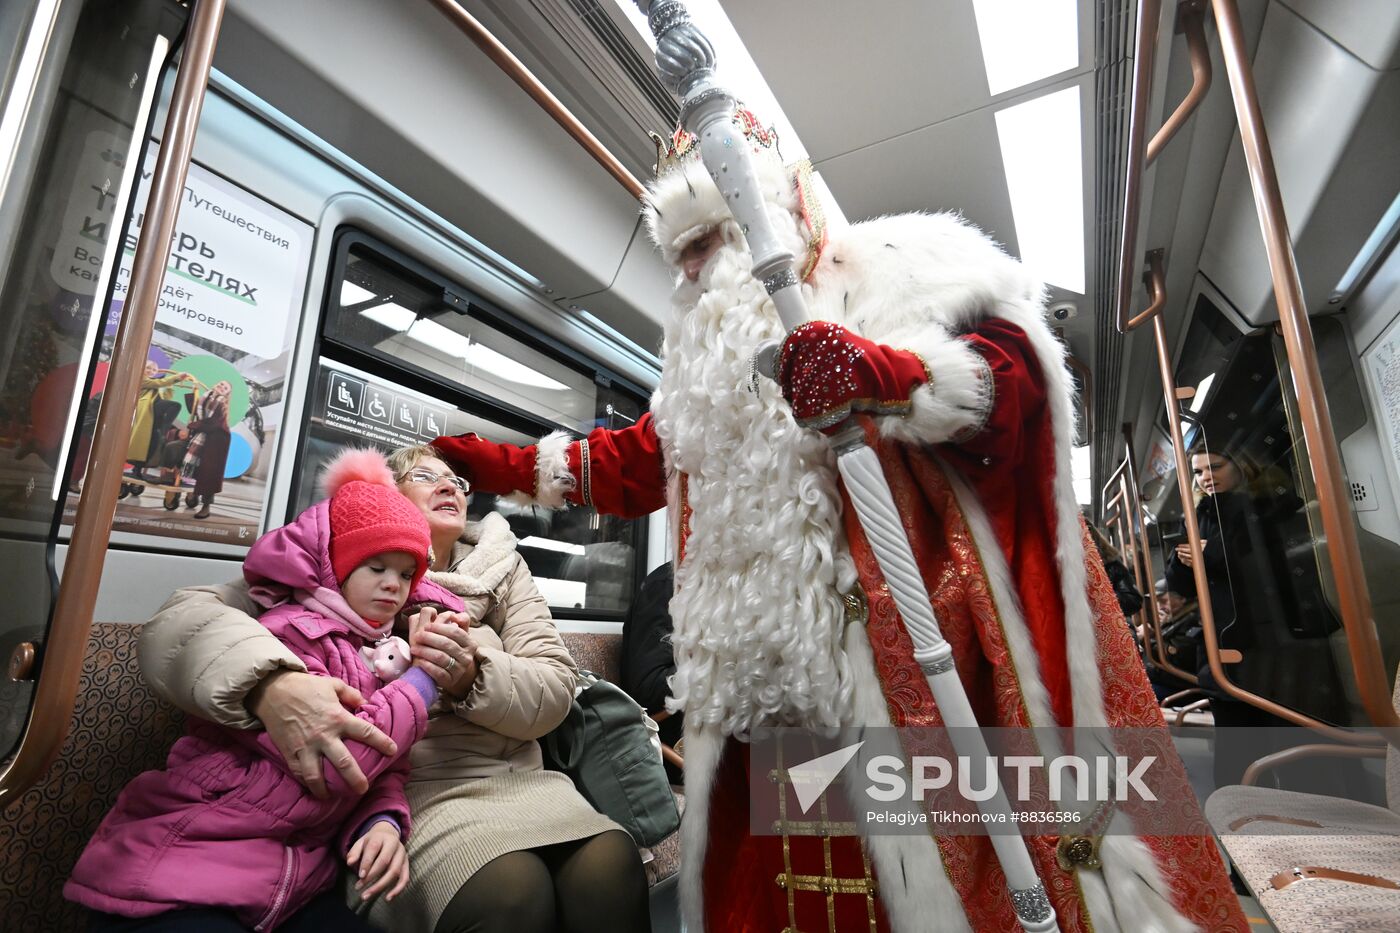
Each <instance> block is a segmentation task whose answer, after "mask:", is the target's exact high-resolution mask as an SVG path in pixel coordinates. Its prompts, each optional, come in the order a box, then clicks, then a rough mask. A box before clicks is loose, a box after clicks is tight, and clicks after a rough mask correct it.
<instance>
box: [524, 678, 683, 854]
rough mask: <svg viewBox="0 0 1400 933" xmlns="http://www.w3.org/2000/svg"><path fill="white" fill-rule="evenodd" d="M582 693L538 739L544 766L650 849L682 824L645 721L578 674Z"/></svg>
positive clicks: (604, 685)
mask: <svg viewBox="0 0 1400 933" xmlns="http://www.w3.org/2000/svg"><path fill="white" fill-rule="evenodd" d="M579 682H580V683H582V684H583V685H584V687H583V689H582V690H581V691H580V692H579V693H578V695H577V696H576V697H575V698H574V703H573V706H572V707H571V708H570V709H569V713H568V715H567V716H565V717H564V721H563V722H562V723H560V724H559V726H558V728H556V729H555V730H554V731H553V732H551V733H549V734H548V735H546V736H545V737H544V738H543V739H541V740H540V745H541V747H542V748H543V750H544V760H545V767H547V768H550V769H551V770H554V771H562V772H564V773H565V774H567V775H568V776H569V777H570V778H571V779H572V780H573V782H574V786H575V787H577V788H578V789H579V793H581V794H583V796H584V797H585V798H586V799H587V800H588V802H589V803H591V804H593V806H594V808H595V809H596V810H597V811H598V812H599V813H603V814H605V815H607V816H609V817H611V818H612V819H614V820H616V821H617V823H618V824H620V825H621V826H622V828H623V829H625V830H627V831H628V832H629V833H631V834H632V838H633V839H635V840H636V842H637V844H638V845H642V846H650V845H655V844H656V843H658V842H660V841H661V840H662V839H665V838H666V837H667V836H669V835H671V833H673V832H675V831H676V828H677V827H678V826H680V824H681V814H680V811H679V810H678V809H677V808H676V798H675V795H674V794H672V793H671V784H670V781H669V780H668V779H667V777H666V769H665V767H664V766H663V765H662V763H661V755H660V752H659V750H658V749H657V747H656V745H654V744H653V743H652V738H651V737H652V734H653V730H652V728H651V727H650V726H649V725H648V723H650V721H651V720H650V717H648V716H647V714H646V710H644V709H642V708H641V707H640V706H639V705H637V701H636V700H634V699H632V698H631V697H630V696H628V695H627V694H626V693H624V692H623V690H622V688H621V687H618V686H617V685H616V684H612V683H609V682H608V681H606V680H603V679H601V678H599V677H598V676H597V675H595V674H593V673H590V672H589V671H579Z"/></svg>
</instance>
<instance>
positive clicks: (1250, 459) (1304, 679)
mask: <svg viewBox="0 0 1400 933" xmlns="http://www.w3.org/2000/svg"><path fill="white" fill-rule="evenodd" d="M1312 325H1313V331H1314V338H1315V340H1316V343H1317V349H1318V358H1319V362H1320V364H1321V367H1322V370H1323V375H1324V381H1325V383H1326V388H1327V394H1328V397H1329V401H1330V404H1331V408H1332V411H1333V413H1334V415H1335V416H1336V417H1335V418H1334V423H1335V426H1336V430H1337V434H1338V436H1339V437H1345V436H1347V435H1348V434H1350V433H1352V432H1354V431H1356V430H1357V429H1359V428H1360V427H1362V426H1363V425H1364V423H1365V406H1364V400H1363V398H1362V396H1361V392H1360V387H1359V385H1358V383H1357V381H1356V377H1355V374H1354V373H1353V372H1352V368H1351V365H1350V360H1351V357H1350V350H1349V348H1348V342H1349V341H1348V337H1347V335H1346V331H1345V328H1344V327H1343V325H1342V323H1341V322H1340V321H1339V320H1336V319H1329V318H1314V319H1313V322H1312ZM1177 378H1178V381H1179V384H1180V385H1182V386H1191V387H1193V388H1194V389H1195V395H1194V397H1192V398H1191V399H1189V400H1187V401H1185V402H1184V403H1183V407H1184V408H1185V411H1184V412H1183V418H1184V420H1185V422H1186V426H1185V429H1186V435H1187V449H1188V459H1189V460H1190V463H1189V465H1187V466H1186V467H1185V468H1187V469H1189V470H1190V471H1191V475H1192V480H1193V488H1194V490H1195V501H1194V502H1193V503H1187V504H1186V507H1188V508H1194V509H1195V511H1196V515H1197V519H1198V521H1199V522H1200V524H1201V534H1202V538H1203V540H1204V541H1205V542H1206V543H1205V553H1204V558H1205V564H1206V575H1207V579H1208V582H1209V587H1210V597H1211V602H1212V604H1213V607H1214V611H1215V616H1216V631H1217V634H1218V635H1219V637H1220V639H1221V644H1222V646H1223V647H1226V648H1233V649H1236V650H1238V651H1240V652H1241V654H1242V656H1243V661H1241V662H1240V663H1239V664H1236V665H1231V666H1230V668H1228V669H1227V671H1228V673H1229V675H1230V677H1231V678H1232V679H1233V680H1234V681H1235V682H1236V683H1237V684H1239V685H1240V686H1241V687H1243V688H1245V689H1246V690H1249V691H1251V692H1252V693H1255V694H1258V695H1259V696H1262V697H1266V698H1268V699H1271V700H1273V701H1275V702H1277V703H1280V704H1282V705H1284V706H1286V707H1289V708H1291V709H1295V710H1298V711H1299V712H1302V713H1305V714H1307V715H1309V716H1312V717H1314V718H1316V719H1320V720H1322V721H1325V722H1330V723H1336V724H1341V725H1346V724H1350V723H1352V722H1362V721H1365V717H1364V715H1363V714H1362V713H1361V711H1360V709H1359V708H1358V706H1357V703H1358V695H1357V692H1356V688H1355V685H1354V684H1353V683H1351V677H1350V665H1349V663H1348V661H1347V655H1348V647H1347V642H1346V633H1345V631H1344V630H1343V629H1342V627H1341V622H1340V616H1339V613H1338V611H1337V604H1336V595H1335V593H1336V589H1335V586H1334V583H1333V580H1332V569H1331V563H1330V559H1329V556H1328V554H1327V551H1326V543H1325V542H1326V539H1325V536H1324V535H1323V533H1322V529H1321V522H1320V519H1319V517H1318V512H1317V499H1316V494H1315V491H1314V484H1313V483H1314V481H1313V476H1312V468H1311V464H1310V463H1309V461H1308V458H1307V453H1306V449H1305V445H1304V444H1303V442H1302V431H1301V428H1300V427H1299V425H1298V417H1297V411H1296V397H1295V396H1294V393H1293V382H1292V378H1291V375H1290V373H1289V371H1288V366H1287V356H1286V353H1285V352H1284V348H1283V343H1282V337H1281V336H1279V335H1278V334H1277V333H1275V331H1274V329H1273V328H1265V329H1260V330H1257V331H1255V332H1253V333H1248V334H1246V333H1242V332H1240V331H1239V330H1238V329H1237V328H1235V327H1234V325H1233V324H1231V323H1230V322H1229V321H1228V320H1226V319H1225V317H1224V315H1223V314H1222V313H1221V312H1220V310H1219V309H1217V308H1216V307H1215V306H1214V305H1213V304H1212V303H1211V302H1210V301H1209V300H1207V299H1205V298H1204V297H1202V298H1201V299H1200V301H1199V302H1198V304H1197V308H1196V313H1195V315H1193V318H1192V322H1191V325H1190V328H1189V330H1188V332H1187V336H1186V341H1185V343H1184V350H1183V354H1182V357H1181V359H1180V361H1179V364H1178V368H1177ZM1171 485H1172V487H1173V488H1174V486H1175V483H1174V482H1172V483H1171ZM1172 513H1175V516H1176V517H1179V515H1180V513H1179V511H1177V510H1176V509H1170V510H1164V512H1163V515H1162V517H1163V518H1164V519H1169V518H1171V517H1173V515H1172ZM1177 527H1179V526H1177ZM1362 539H1363V540H1362V551H1363V559H1364V560H1365V561H1366V564H1367V570H1368V576H1369V577H1370V578H1371V585H1372V588H1373V592H1375V593H1376V594H1377V600H1376V601H1377V606H1376V608H1377V610H1378V612H1379V611H1380V610H1381V608H1382V605H1383V604H1384V603H1385V602H1386V597H1385V595H1384V594H1385V593H1387V592H1389V591H1390V590H1391V589H1392V588H1393V587H1392V585H1391V584H1389V583H1387V581H1386V579H1384V574H1381V573H1378V572H1377V571H1378V570H1379V568H1380V567H1382V566H1384V567H1389V568H1390V569H1389V574H1390V576H1391V577H1393V576H1394V574H1395V572H1396V570H1397V569H1400V559H1398V558H1400V555H1397V554H1396V553H1394V552H1395V551H1397V549H1396V548H1395V546H1394V545H1391V544H1389V542H1384V541H1382V540H1380V539H1372V536H1368V535H1365V534H1364V533H1363V534H1362ZM1368 539H1369V540H1368ZM1171 540H1172V541H1173V544H1174V543H1175V542H1176V541H1177V540H1179V539H1177V538H1176V537H1175V536H1173V537H1172V538H1171ZM1164 557H1165V558H1166V565H1167V582H1168V584H1169V585H1170V588H1172V589H1173V590H1174V591H1176V592H1178V593H1180V595H1182V596H1185V597H1188V598H1191V597H1194V596H1195V595H1196V594H1195V593H1194V582H1193V581H1192V580H1191V572H1190V570H1189V569H1188V568H1186V567H1184V566H1183V564H1182V561H1181V560H1180V559H1178V558H1176V557H1175V556H1174V555H1173V554H1172V552H1171V550H1168V553H1166V554H1165V555H1164ZM1183 590H1185V591H1186V592H1182V591H1183ZM1202 660H1203V659H1202ZM1388 663H1389V664H1390V667H1391V669H1393V668H1394V665H1395V659H1390V660H1389V661H1388Z"/></svg>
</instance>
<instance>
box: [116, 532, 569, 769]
mask: <svg viewBox="0 0 1400 933" xmlns="http://www.w3.org/2000/svg"><path fill="white" fill-rule="evenodd" d="M430 578H431V579H432V580H433V581H434V582H436V583H438V584H440V585H441V586H443V587H444V588H446V589H449V590H451V591H453V592H454V593H456V594H457V595H458V596H460V597H461V598H462V601H463V602H464V603H465V604H466V611H467V613H468V614H469V615H470V616H471V618H472V619H474V620H477V623H476V624H474V625H473V626H472V628H471V634H472V638H473V639H474V640H475V641H476V644H477V649H478V653H477V656H478V658H479V659H480V661H479V664H480V666H479V669H478V674H477V678H476V682H475V684H473V686H472V689H471V692H470V693H469V694H468V696H467V697H466V699H465V700H464V701H463V702H462V703H461V704H459V705H458V707H457V710H456V712H454V711H453V710H452V709H451V707H450V706H449V705H448V703H447V702H446V700H445V698H444V701H440V702H439V704H438V706H437V707H436V708H435V709H434V711H433V712H434V716H433V719H432V722H431V723H430V725H429V727H428V734H427V736H426V737H425V738H424V739H423V740H422V741H420V742H419V743H418V744H417V745H415V746H414V748H413V752H412V758H411V760H412V763H413V780H414V781H420V780H424V781H426V780H441V779H461V778H477V777H487V776H490V775H492V774H500V773H504V772H510V771H522V770H537V769H538V768H539V767H540V750H539V744H538V743H537V742H535V741H534V740H535V739H537V738H539V737H540V736H542V735H544V734H545V733H547V732H549V731H550V730H551V729H553V728H554V727H555V726H557V725H558V724H559V723H560V722H561V721H562V720H563V718H564V716H565V714H566V713H567V712H568V710H569V704H570V702H571V701H572V700H573V696H574V684H575V680H576V678H577V669H576V667H575V665H574V661H573V658H571V657H570V656H569V652H568V649H567V648H565V647H564V642H563V640H562V639H561V638H560V637H559V632H558V630H557V629H556V628H555V626H554V622H553V620H552V619H551V617H550V613H549V606H548V604H547V603H546V602H545V599H544V597H543V596H541V595H540V593H539V590H538V589H537V588H536V587H535V583H534V580H533V579H532V578H531V576H530V571H529V569H528V568H527V567H526V566H525V562H524V560H522V559H521V557H520V555H519V553H517V551H516V549H515V536H514V535H513V534H511V532H510V527H509V525H507V524H506V521H505V519H504V518H502V517H501V516H500V515H498V514H496V513H492V514H490V515H487V516H486V518H485V519H483V520H482V521H481V522H473V523H470V524H469V525H468V527H467V531H466V533H465V534H464V535H463V537H462V540H461V541H460V542H458V544H457V546H456V547H455V548H454V549H453V553H452V563H451V568H450V569H449V570H448V571H446V572H440V573H432V574H430ZM258 612H260V607H259V606H258V605H257V604H256V603H254V602H253V601H252V599H250V598H249V596H248V586H247V584H246V583H244V582H243V581H241V580H240V581H237V582H234V583H227V584H223V585H215V586H196V587H187V588H185V589H182V590H178V591H176V593H175V594H174V595H173V596H171V598H170V600H169V601H168V602H166V604H165V605H164V606H163V607H162V608H161V610H160V612H158V613H157V614H156V616H155V617H154V618H153V619H151V620H150V621H149V622H148V623H146V627H145V629H144V630H143V631H142V633H141V639H140V643H139V651H140V662H141V673H142V675H143V676H144V677H145V678H146V681H147V682H148V683H149V684H150V685H151V688H152V689H153V690H155V691H156V692H157V693H159V694H160V695H162V696H164V697H166V698H167V699H168V700H170V702H172V703H174V704H175V705H176V706H178V707H180V708H181V709H184V710H186V711H187V712H191V713H195V714H196V715H199V716H203V717H205V718H207V719H212V720H214V721H215V722H220V723H224V724H225V725H230V726H234V727H236V728H243V729H247V728H256V727H257V726H258V722H257V720H256V719H254V718H253V717H252V716H251V715H250V714H249V713H248V710H247V708H246V706H245V700H246V698H247V696H248V693H249V691H251V690H252V689H253V688H254V687H255V686H256V685H257V684H258V682H259V681H260V680H261V679H262V678H263V677H266V676H267V675H268V674H269V673H271V672H273V671H275V670H277V669H279V668H285V669H287V670H294V671H302V670H305V669H306V668H305V666H304V665H303V664H302V663H301V661H300V660H299V659H298V658H297V657H296V655H294V654H292V653H291V652H290V651H288V650H287V649H286V647H284V646H283V645H282V643H281V642H280V641H278V640H277V639H276V638H275V637H274V636H273V635H272V633H270V632H269V631H268V630H267V629H265V628H263V627H262V626H261V625H260V624H258V622H257V621H256V620H255V619H254V618H251V616H254V615H256V614H257V613H258Z"/></svg>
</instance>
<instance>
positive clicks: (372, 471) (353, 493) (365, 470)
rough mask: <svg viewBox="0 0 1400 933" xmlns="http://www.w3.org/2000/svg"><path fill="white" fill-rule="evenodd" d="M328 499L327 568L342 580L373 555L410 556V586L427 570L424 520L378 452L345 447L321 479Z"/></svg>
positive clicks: (428, 540) (428, 543) (428, 544)
mask: <svg viewBox="0 0 1400 933" xmlns="http://www.w3.org/2000/svg"><path fill="white" fill-rule="evenodd" d="M323 483H324V485H325V489H326V492H327V493H328V494H329V495H330V497H331V506H330V520H331V547H330V551H331V570H332V571H334V573H335V579H336V582H337V583H344V582H345V578H346V577H348V576H350V574H351V573H352V572H353V571H354V569H355V568H356V567H358V566H360V564H362V563H364V562H365V561H366V560H368V559H369V558H371V557H374V556H375V555H376V554H387V553H388V552H390V551H402V552H404V553H405V554H411V555H413V559H414V560H415V561H416V562H417V568H416V569H415V572H414V574H413V585H415V586H416V585H417V584H418V581H419V580H421V579H422V578H423V574H425V573H427V571H428V560H429V551H430V549H431V547H432V536H431V534H430V532H429V531H428V520H427V518H425V517H424V515H423V513H422V512H420V511H419V510H418V507H417V506H415V505H414V504H413V503H412V502H410V501H409V500H408V499H407V498H406V497H405V496H404V495H403V493H401V492H399V490H398V487H397V486H396V485H395V484H394V474H393V472H392V471H390V469H389V464H388V462H386V461H385V459H384V455H383V454H381V453H380V452H379V451H377V450H347V451H345V452H344V453H342V454H340V455H339V456H337V457H336V458H335V459H334V460H332V461H331V462H330V464H329V465H328V466H327V467H326V476H325V479H324V481H323Z"/></svg>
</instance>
